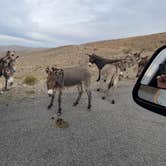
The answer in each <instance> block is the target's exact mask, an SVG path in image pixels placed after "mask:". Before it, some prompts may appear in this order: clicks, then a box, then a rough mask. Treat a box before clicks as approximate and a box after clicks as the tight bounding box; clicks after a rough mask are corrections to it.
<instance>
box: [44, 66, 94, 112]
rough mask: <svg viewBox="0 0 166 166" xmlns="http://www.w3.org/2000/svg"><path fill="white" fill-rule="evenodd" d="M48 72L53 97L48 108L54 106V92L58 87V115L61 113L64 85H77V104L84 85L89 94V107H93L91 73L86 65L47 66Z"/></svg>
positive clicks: (48, 84)
mask: <svg viewBox="0 0 166 166" xmlns="http://www.w3.org/2000/svg"><path fill="white" fill-rule="evenodd" d="M46 73H47V90H48V95H49V96H50V97H51V102H50V104H49V105H48V109H49V108H51V107H52V105H53V101H54V93H55V91H56V90H57V89H58V90H59V94H58V105H59V108H58V115H61V110H62V108H61V96H62V90H63V88H64V87H70V86H77V89H78V97H77V99H76V101H75V102H74V103H73V106H76V105H77V104H78V103H79V101H80V98H81V96H82V93H83V85H84V88H85V91H86V93H87V96H88V109H90V108H91V91H90V83H91V75H90V72H89V71H88V69H87V68H84V67H80V66H79V67H70V68H64V69H60V68H54V67H52V68H51V69H49V68H46Z"/></svg>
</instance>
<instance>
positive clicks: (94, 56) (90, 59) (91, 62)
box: [87, 53, 96, 66]
mask: <svg viewBox="0 0 166 166" xmlns="http://www.w3.org/2000/svg"><path fill="white" fill-rule="evenodd" d="M87 55H88V56H89V64H88V65H89V66H91V65H92V64H93V63H95V59H96V55H95V54H94V53H93V54H87Z"/></svg>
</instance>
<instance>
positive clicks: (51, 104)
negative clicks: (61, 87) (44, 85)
mask: <svg viewBox="0 0 166 166" xmlns="http://www.w3.org/2000/svg"><path fill="white" fill-rule="evenodd" d="M54 98H55V95H52V96H51V101H50V104H49V105H48V107H47V108H48V109H50V108H51V107H52V106H53V102H54Z"/></svg>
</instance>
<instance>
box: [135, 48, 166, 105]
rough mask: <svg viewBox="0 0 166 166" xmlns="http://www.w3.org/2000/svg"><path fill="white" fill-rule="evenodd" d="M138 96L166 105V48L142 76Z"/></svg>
mask: <svg viewBox="0 0 166 166" xmlns="http://www.w3.org/2000/svg"><path fill="white" fill-rule="evenodd" d="M138 96H139V97H140V98H143V99H144V100H146V101H150V102H152V103H156V104H159V105H161V106H165V107H166V48H165V49H163V50H162V51H161V52H160V53H159V54H158V55H157V56H156V58H155V59H154V60H153V62H152V63H151V65H150V66H149V68H148V69H147V71H146V72H145V74H144V76H143V77H142V80H141V86H140V89H139V91H138Z"/></svg>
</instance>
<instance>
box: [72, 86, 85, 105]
mask: <svg viewBox="0 0 166 166" xmlns="http://www.w3.org/2000/svg"><path fill="white" fill-rule="evenodd" d="M77 88H78V97H77V99H76V101H75V102H74V103H73V106H76V105H77V104H78V103H79V101H80V99H81V96H82V93H83V88H82V84H81V85H79V86H78V87H77Z"/></svg>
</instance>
